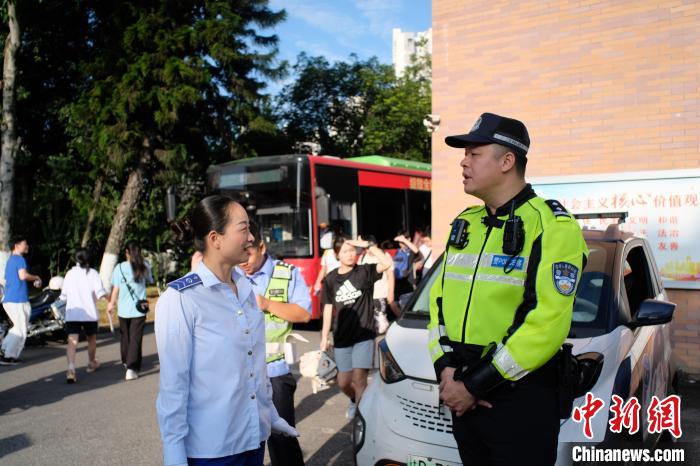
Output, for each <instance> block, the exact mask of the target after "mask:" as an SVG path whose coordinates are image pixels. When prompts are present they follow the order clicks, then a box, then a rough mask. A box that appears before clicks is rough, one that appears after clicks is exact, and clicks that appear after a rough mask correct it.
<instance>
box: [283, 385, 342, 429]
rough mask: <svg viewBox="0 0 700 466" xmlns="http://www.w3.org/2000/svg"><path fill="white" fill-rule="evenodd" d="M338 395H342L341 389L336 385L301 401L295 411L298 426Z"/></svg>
mask: <svg viewBox="0 0 700 466" xmlns="http://www.w3.org/2000/svg"><path fill="white" fill-rule="evenodd" d="M338 393H340V389H339V388H338V385H335V384H334V385H332V386H331V388H327V389H326V390H323V391H321V392H318V393H316V394H313V393H311V394H309V395H308V396H307V397H306V398H304V399H303V400H301V401H300V402H299V404H298V405H297V406H296V408H295V409H294V411H295V421H296V423H297V424H298V423H300V422H301V421H302V419H304V418H306V417H307V416H311V415H312V414H313V413H315V412H316V411H318V410H319V409H320V408H322V407H323V405H324V404H325V403H326V401H327V400H329V399H331V398H333V397H334V396H335V395H337V394H338Z"/></svg>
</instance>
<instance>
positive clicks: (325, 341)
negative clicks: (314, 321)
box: [319, 335, 329, 351]
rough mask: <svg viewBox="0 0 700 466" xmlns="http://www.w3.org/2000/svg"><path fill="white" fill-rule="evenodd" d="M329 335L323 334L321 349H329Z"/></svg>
mask: <svg viewBox="0 0 700 466" xmlns="http://www.w3.org/2000/svg"><path fill="white" fill-rule="evenodd" d="M328 346H329V344H328V335H321V344H320V345H319V347H320V349H321V351H328Z"/></svg>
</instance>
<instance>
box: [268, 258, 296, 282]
mask: <svg viewBox="0 0 700 466" xmlns="http://www.w3.org/2000/svg"><path fill="white" fill-rule="evenodd" d="M292 270H294V266H293V265H292V264H287V263H286V262H284V261H281V260H278V261H276V262H275V267H274V268H273V269H272V277H271V278H282V279H284V280H291V279H292Z"/></svg>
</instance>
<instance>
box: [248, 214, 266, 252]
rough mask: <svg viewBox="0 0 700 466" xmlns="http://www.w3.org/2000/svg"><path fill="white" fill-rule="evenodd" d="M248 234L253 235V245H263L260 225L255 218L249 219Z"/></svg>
mask: <svg viewBox="0 0 700 466" xmlns="http://www.w3.org/2000/svg"><path fill="white" fill-rule="evenodd" d="M249 228H250V234H251V235H253V246H257V247H260V246H262V245H263V239H262V231H260V225H258V222H256V221H255V220H250V221H249Z"/></svg>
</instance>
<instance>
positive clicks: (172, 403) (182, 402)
mask: <svg viewBox="0 0 700 466" xmlns="http://www.w3.org/2000/svg"><path fill="white" fill-rule="evenodd" d="M176 229H177V230H179V233H180V235H179V236H180V237H181V239H182V238H183V237H187V236H192V237H193V240H194V246H195V249H196V250H198V251H201V252H202V254H203V259H202V261H201V262H200V263H199V265H198V266H197V268H196V270H195V271H194V272H191V273H189V274H187V275H185V276H184V277H182V278H180V279H179V280H176V281H174V282H172V283H170V284H169V285H168V289H167V290H166V291H165V292H164V293H163V295H162V296H161V297H160V299H159V300H158V304H157V306H156V324H155V332H156V342H157V344H158V357H159V358H160V388H159V393H158V400H157V402H156V409H157V413H158V423H159V424H160V432H161V439H162V441H163V457H164V464H165V465H166V466H169V465H184V464H189V465H202V464H207V465H212V464H213V465H229V466H262V464H263V457H264V451H265V450H264V445H265V441H266V440H267V439H268V437H269V436H270V433H271V432H276V433H281V434H284V435H291V436H295V437H296V436H298V435H299V434H298V433H297V431H296V430H295V429H294V428H292V427H290V426H289V424H287V422H286V421H285V420H284V419H282V418H280V417H279V415H278V414H277V411H276V410H275V407H274V406H273V404H272V388H271V385H270V380H269V379H268V377H267V372H266V365H265V324H264V318H263V313H262V312H261V311H260V309H259V308H258V306H257V303H256V300H255V294H254V293H253V291H252V289H251V286H250V284H249V283H248V280H247V279H246V278H245V276H243V275H242V274H240V273H238V272H236V271H235V269H234V266H235V265H237V264H240V263H242V262H245V261H246V260H247V259H248V253H247V248H248V247H249V246H250V245H251V243H252V241H253V237H252V235H251V234H250V231H249V227H248V215H247V214H246V211H245V209H243V207H241V206H240V204H238V203H236V202H234V201H233V200H232V199H231V198H229V197H226V196H209V197H207V198H205V199H203V200H202V201H200V202H199V203H198V204H197V205H196V206H195V208H194V211H193V212H192V215H191V217H190V220H189V221H185V222H179V223H177V224H176Z"/></svg>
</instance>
